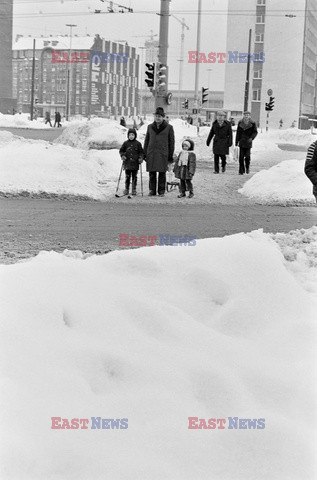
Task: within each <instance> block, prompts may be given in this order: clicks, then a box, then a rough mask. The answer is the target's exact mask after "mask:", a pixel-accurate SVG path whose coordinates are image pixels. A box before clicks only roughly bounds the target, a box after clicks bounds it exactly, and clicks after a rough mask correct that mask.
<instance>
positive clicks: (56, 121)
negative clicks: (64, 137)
mask: <svg viewBox="0 0 317 480" xmlns="http://www.w3.org/2000/svg"><path fill="white" fill-rule="evenodd" d="M56 124H57V128H58V127H61V126H62V124H61V114H60V113H59V112H55V123H54V127H56Z"/></svg>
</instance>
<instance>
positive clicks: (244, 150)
mask: <svg viewBox="0 0 317 480" xmlns="http://www.w3.org/2000/svg"><path fill="white" fill-rule="evenodd" d="M257 134H258V129H257V128H256V123H255V122H254V121H253V120H251V113H250V112H244V114H243V118H242V120H240V121H239V123H238V128H237V134H236V146H239V147H240V152H239V175H243V174H244V173H249V171H250V162H251V148H252V140H254V139H255V137H256V136H257Z"/></svg>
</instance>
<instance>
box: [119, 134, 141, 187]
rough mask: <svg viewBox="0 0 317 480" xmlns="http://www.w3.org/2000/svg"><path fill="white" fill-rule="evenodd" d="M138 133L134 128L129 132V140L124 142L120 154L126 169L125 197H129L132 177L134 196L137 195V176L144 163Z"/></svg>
mask: <svg viewBox="0 0 317 480" xmlns="http://www.w3.org/2000/svg"><path fill="white" fill-rule="evenodd" d="M136 137H137V133H136V130H135V129H134V128H129V130H128V140H126V141H125V142H123V144H122V146H121V148H120V150H119V153H120V155H121V158H122V161H123V166H124V169H125V189H124V191H123V195H129V189H130V181H131V177H132V195H136V185H137V175H138V170H139V165H140V164H141V163H142V162H143V153H144V152H143V148H142V145H141V143H140V142H139V141H138V140H137V139H136Z"/></svg>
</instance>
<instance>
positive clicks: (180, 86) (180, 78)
mask: <svg viewBox="0 0 317 480" xmlns="http://www.w3.org/2000/svg"><path fill="white" fill-rule="evenodd" d="M171 16H172V17H174V18H175V19H176V20H177V21H178V22H179V23H180V24H181V26H182V34H181V50H180V58H179V60H178V61H179V74H178V95H179V96H178V102H177V115H178V116H179V112H180V105H181V100H182V99H181V93H180V92H181V91H182V89H183V69H184V40H185V32H184V30H185V28H187V30H189V27H188V26H187V25H186V23H185V18H182V20H180V19H179V18H177V17H176V16H175V15H173V14H172V15H171Z"/></svg>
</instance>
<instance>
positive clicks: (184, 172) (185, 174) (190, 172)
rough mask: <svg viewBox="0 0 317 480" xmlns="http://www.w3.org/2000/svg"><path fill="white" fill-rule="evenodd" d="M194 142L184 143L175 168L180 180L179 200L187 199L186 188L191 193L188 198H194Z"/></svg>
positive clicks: (188, 140)
mask: <svg viewBox="0 0 317 480" xmlns="http://www.w3.org/2000/svg"><path fill="white" fill-rule="evenodd" d="M193 150H194V142H193V141H192V140H190V139H187V140H184V141H183V143H182V151H181V152H180V154H179V155H178V158H177V160H176V162H175V166H174V174H175V177H176V178H179V179H180V187H179V195H178V198H182V197H186V194H185V192H186V188H187V190H188V191H189V195H188V198H192V197H193V196H194V190H193V184H192V178H193V176H194V175H195V170H196V155H195V153H194V152H193Z"/></svg>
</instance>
